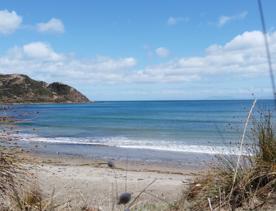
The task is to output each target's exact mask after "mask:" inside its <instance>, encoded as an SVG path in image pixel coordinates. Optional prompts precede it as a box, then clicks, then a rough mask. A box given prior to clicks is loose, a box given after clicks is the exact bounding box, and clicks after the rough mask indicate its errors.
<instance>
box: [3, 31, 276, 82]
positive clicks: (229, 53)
mask: <svg viewBox="0 0 276 211" xmlns="http://www.w3.org/2000/svg"><path fill="white" fill-rule="evenodd" d="M268 39H269V43H270V48H271V53H272V58H274V60H273V64H275V62H276V61H275V58H276V32H275V31H274V32H271V33H269V34H268ZM11 71H13V72H18V73H25V74H29V75H30V76H32V77H35V78H41V79H45V80H48V81H55V80H62V81H72V82H76V83H81V84H85V83H86V84H89V83H91V82H93V83H99V84H104V83H112V84H116V83H122V82H124V83H183V82H187V81H195V80H201V79H205V78H209V79H210V78H212V77H217V76H224V77H227V76H233V75H235V76H238V77H245V78H247V77H257V76H260V75H261V76H262V75H264V74H266V73H267V60H266V56H265V50H264V44H263V35H262V32H260V31H250V32H244V33H242V34H240V35H237V36H236V37H234V38H233V39H232V40H230V41H229V42H227V43H225V44H223V45H218V44H214V45H211V46H209V47H208V48H206V49H205V53H204V55H203V56H194V57H182V58H175V59H172V60H170V61H168V62H165V63H160V64H157V65H148V66H145V67H139V66H138V62H137V60H136V59H135V58H133V57H124V58H110V57H106V56H97V57H95V58H77V57H75V56H72V55H71V54H66V53H59V52H56V51H55V50H54V49H53V48H52V47H51V46H50V45H49V44H47V43H43V42H33V43H28V44H25V45H23V46H19V47H18V46H17V47H14V48H12V49H10V50H8V51H7V52H6V53H5V54H4V55H2V56H0V72H1V73H10V72H11Z"/></svg>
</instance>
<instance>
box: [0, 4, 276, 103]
mask: <svg viewBox="0 0 276 211" xmlns="http://www.w3.org/2000/svg"><path fill="white" fill-rule="evenodd" d="M263 6H264V11H265V18H266V22H267V28H268V31H269V32H268V37H269V41H270V44H271V52H272V58H273V59H274V58H275V56H276V31H275V22H274V21H273V20H276V13H275V8H276V2H275V1H274V0H263ZM260 29H261V27H260V19H259V13H258V10H257V2H256V1H254V0H244V1H239V0H225V1H218V0H213V1H202V0H201V1H199V0H193V1H183V0H170V1H168V0H166V1H165V0H159V1H157V0H152V1H148V0H139V1H138V0H136V1H134V0H133V1H129V0H116V1H115V0H114V1H107V0H93V1H88V0H86V1H76V0H71V1H68V0H67V1H65V0H59V1H54V0H47V1H36V0H28V1H23V0H17V1H16V0H2V1H1V3H0V44H1V48H0V73H24V74H28V75H30V76H31V77H33V78H35V79H38V80H45V81H47V82H52V81H61V82H64V83H68V84H70V85H73V86H75V87H76V88H77V89H79V90H80V91H82V92H83V93H85V94H86V95H87V96H88V97H89V98H91V99H94V100H162V99H163V100H165V99H172V100H176V99H177V100H182V99H240V98H251V97H252V93H254V94H255V96H256V97H258V98H269V97H270V96H271V89H270V87H271V86H270V79H269V78H268V74H267V72H268V71H267V64H266V58H265V52H264V46H263V37H262V34H261V32H260ZM274 60H275V59H274ZM273 63H275V62H274V61H273ZM274 66H275V65H274Z"/></svg>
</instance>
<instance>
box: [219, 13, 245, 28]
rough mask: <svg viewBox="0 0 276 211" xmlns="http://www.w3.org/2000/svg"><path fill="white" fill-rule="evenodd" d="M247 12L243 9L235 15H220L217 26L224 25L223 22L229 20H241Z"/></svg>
mask: <svg viewBox="0 0 276 211" xmlns="http://www.w3.org/2000/svg"><path fill="white" fill-rule="evenodd" d="M247 14H248V12H247V11H243V12H241V13H239V14H237V15H233V16H225V15H223V16H220V17H219V19H218V26H220V27H221V26H224V25H225V24H227V23H229V22H231V21H236V20H242V19H244V18H245V17H246V16H247Z"/></svg>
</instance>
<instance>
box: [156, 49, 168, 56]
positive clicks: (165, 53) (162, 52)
mask: <svg viewBox="0 0 276 211" xmlns="http://www.w3.org/2000/svg"><path fill="white" fill-rule="evenodd" d="M155 53H156V55H157V56H159V57H167V56H169V55H170V51H169V50H168V49H167V48H164V47H160V48H157V49H156V50H155Z"/></svg>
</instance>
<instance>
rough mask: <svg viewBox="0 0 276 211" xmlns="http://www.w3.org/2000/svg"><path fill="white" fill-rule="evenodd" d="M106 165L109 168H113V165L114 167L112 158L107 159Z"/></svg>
mask: <svg viewBox="0 0 276 211" xmlns="http://www.w3.org/2000/svg"><path fill="white" fill-rule="evenodd" d="M107 166H108V167H109V168H114V167H115V165H114V163H113V161H112V160H109V161H108V162H107Z"/></svg>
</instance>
